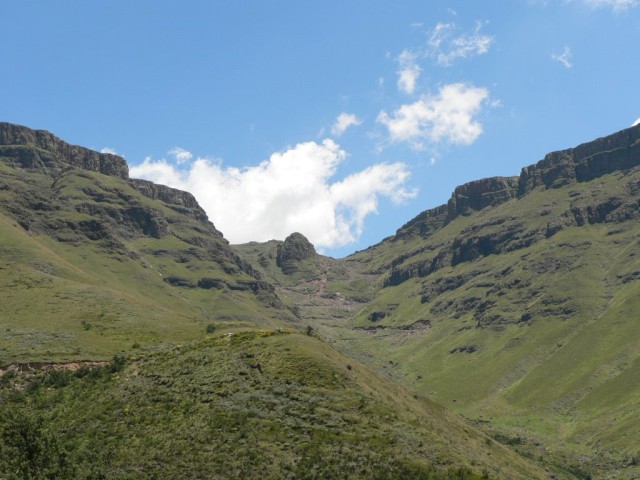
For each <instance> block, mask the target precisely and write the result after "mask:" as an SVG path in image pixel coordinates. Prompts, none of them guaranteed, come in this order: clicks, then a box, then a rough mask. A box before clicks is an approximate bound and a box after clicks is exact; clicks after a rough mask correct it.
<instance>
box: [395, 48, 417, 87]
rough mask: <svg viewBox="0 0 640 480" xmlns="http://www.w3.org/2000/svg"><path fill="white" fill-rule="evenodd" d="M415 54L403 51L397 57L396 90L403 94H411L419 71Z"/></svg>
mask: <svg viewBox="0 0 640 480" xmlns="http://www.w3.org/2000/svg"><path fill="white" fill-rule="evenodd" d="M416 57H417V54H415V53H413V52H410V51H409V50H403V52H402V53H401V54H400V56H399V57H398V64H399V65H400V68H399V70H398V89H399V90H400V91H402V92H404V93H408V94H410V95H411V94H413V92H414V91H415V89H416V82H417V81H418V77H419V76H420V72H421V69H420V67H419V66H418V64H417V63H416Z"/></svg>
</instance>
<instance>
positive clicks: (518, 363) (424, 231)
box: [234, 126, 640, 478]
mask: <svg viewBox="0 0 640 480" xmlns="http://www.w3.org/2000/svg"><path fill="white" fill-rule="evenodd" d="M638 220H640V126H636V127H633V128H630V129H627V130H623V131H621V132H618V133H616V134H613V135H611V136H607V137H604V138H600V139H597V140H595V141H592V142H589V143H585V144H583V145H580V146H577V147H576V148H572V149H568V150H563V151H559V152H553V153H550V154H548V155H546V156H545V157H544V159H543V160H541V161H539V162H537V163H535V164H533V165H531V166H528V167H525V168H523V169H522V172H521V174H520V175H519V176H515V177H496V178H487V179H483V180H478V181H474V182H470V183H468V184H465V185H462V186H459V187H457V188H456V189H455V191H454V192H453V194H452V196H451V198H450V200H449V201H448V202H447V203H446V204H444V205H441V206H439V207H436V208H433V209H430V210H427V211H425V212H423V213H421V214H420V215H418V216H417V217H416V218H414V219H412V220H411V221H409V222H407V223H406V224H405V225H403V226H402V227H401V228H399V229H398V231H397V232H396V234H395V235H393V236H392V237H389V238H387V239H385V240H383V241H382V242H381V243H379V244H377V245H375V246H372V247H370V248H368V249H367V250H364V251H361V252H357V253H355V254H354V255H352V256H350V257H347V258H345V259H342V260H333V259H326V258H323V257H320V256H317V257H315V258H311V259H307V260H305V262H306V263H307V265H310V264H312V263H313V262H315V265H316V267H315V271H314V272H315V273H313V271H312V272H311V273H308V274H307V277H306V278H304V279H301V278H292V277H289V280H287V276H286V275H285V274H284V273H285V272H281V273H279V274H278V275H279V276H278V277H274V278H277V279H278V281H277V282H276V286H277V288H276V291H277V293H278V295H279V296H280V297H281V298H283V299H291V300H292V303H297V304H298V305H300V306H301V308H299V310H298V314H299V315H300V316H301V318H302V320H303V322H308V323H309V324H310V325H311V326H312V328H314V329H315V330H317V331H318V332H320V333H321V335H323V336H324V337H325V338H327V339H328V340H329V341H330V342H332V343H333V344H334V345H336V346H337V348H339V349H340V350H342V351H343V352H346V353H348V354H349V355H352V356H354V357H356V358H358V359H359V360H361V361H363V362H364V363H367V364H368V365H370V366H371V367H373V368H374V369H376V370H378V371H381V372H386V373H387V374H388V375H389V376H390V377H392V378H394V379H396V380H398V381H399V382H400V383H402V384H403V385H404V386H405V387H407V388H409V389H410V390H411V391H414V392H417V393H419V394H423V395H427V396H429V397H430V398H432V399H434V400H436V401H437V402H439V403H442V404H443V405H445V406H447V407H448V408H451V409H452V410H453V411H455V412H457V413H459V414H462V415H464V416H465V417H467V418H468V419H469V420H471V421H472V422H475V423H476V424H477V425H481V426H482V427H483V428H484V429H485V430H486V431H488V432H490V433H491V434H492V435H493V436H494V437H495V438H499V439H501V440H502V441H504V442H505V443H510V444H512V445H516V448H517V449H518V450H519V451H520V452H522V453H523V454H525V455H528V456H530V457H532V458H537V459H542V461H543V462H545V463H547V464H558V465H569V469H570V470H571V471H572V472H573V473H574V474H575V475H577V476H578V477H582V478H587V477H590V476H591V475H594V476H596V477H597V478H600V477H605V476H606V477H607V478H638V477H639V476H640V467H639V464H640V460H638V459H640V417H638V415H637V412H638V411H640V382H638V378H640V377H639V376H638V375H639V374H640V349H639V346H640V336H639V334H638V326H639V324H638V318H639V317H638V313H639V312H640V300H639V299H640V246H639V244H638V238H640V223H639V221H638ZM234 248H236V249H237V251H238V252H239V253H241V254H242V255H245V256H246V257H247V258H251V259H252V260H253V259H255V258H257V257H259V256H262V258H264V259H270V258H271V257H269V255H268V254H266V253H265V252H269V251H272V250H273V249H274V248H277V245H275V244H267V245H264V246H259V245H257V244H253V245H252V244H249V245H244V246H240V247H234ZM251 250H253V251H254V253H253V256H251ZM270 261H271V263H273V260H272V259H271V260H270ZM259 268H261V269H262V270H261V271H262V272H264V273H265V274H266V273H268V271H269V270H270V269H271V270H274V271H275V267H274V266H273V265H271V266H269V262H263V263H262V264H261V266H260V267H259Z"/></svg>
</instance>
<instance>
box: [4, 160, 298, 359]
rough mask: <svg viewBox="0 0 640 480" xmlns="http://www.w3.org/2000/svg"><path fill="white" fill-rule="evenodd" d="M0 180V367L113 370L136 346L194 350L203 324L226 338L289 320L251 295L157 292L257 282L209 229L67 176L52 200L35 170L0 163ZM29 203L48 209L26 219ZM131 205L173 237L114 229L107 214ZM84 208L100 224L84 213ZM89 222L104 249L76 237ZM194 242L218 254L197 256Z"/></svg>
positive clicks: (96, 177) (107, 185) (118, 183)
mask: <svg viewBox="0 0 640 480" xmlns="http://www.w3.org/2000/svg"><path fill="white" fill-rule="evenodd" d="M0 174H2V177H1V178H2V182H0V183H1V184H2V185H0V187H1V188H0V205H2V207H3V208H0V286H1V287H2V288H0V300H1V302H2V307H3V308H2V312H1V313H0V364H7V363H10V362H14V361H24V360H56V361H59V360H71V359H83V358H84V359H86V358H91V359H96V358H110V357H111V356H112V355H113V353H114V352H119V351H124V350H129V349H131V347H132V346H133V345H137V344H140V345H145V344H148V343H158V342H174V343H175V342H179V341H184V340H187V339H192V338H197V337H198V336H199V335H200V334H201V333H202V332H204V331H205V328H206V326H207V325H208V324H213V325H215V326H217V327H219V328H224V329H233V328H243V327H247V326H253V325H274V324H276V323H278V322H279V321H280V319H287V318H291V317H292V316H291V314H290V313H288V312H287V311H285V310H282V309H277V308H272V307H270V306H269V305H268V302H265V301H262V300H261V299H260V298H259V295H256V294H254V293H253V292H251V291H239V290H232V289H229V288H224V289H200V288H185V287H178V286H173V285H170V284H168V283H167V282H166V281H164V279H165V278H167V277H169V276H177V277H179V278H181V279H184V280H186V281H190V282H197V280H198V279H200V278H203V277H211V278H215V279H219V280H222V281H225V282H227V283H229V284H232V283H234V282H238V281H253V280H255V279H253V278H252V277H251V276H249V275H248V274H246V273H244V272H242V271H239V270H238V268H237V266H236V265H235V264H234V263H233V259H232V258H226V257H225V255H226V256H228V255H229V253H230V251H229V250H228V248H227V247H226V245H225V244H224V243H223V240H222V239H219V238H216V237H212V236H211V235H209V234H207V232H206V228H205V226H204V225H201V224H199V222H198V221H197V220H195V219H192V218H189V217H187V216H185V215H180V214H179V213H178V212H176V211H175V210H174V209H172V208H169V206H167V205H166V204H165V203H163V202H161V201H159V200H153V199H150V198H147V197H144V196H143V195H141V194H140V193H139V192H138V191H137V190H136V189H135V188H133V187H132V186H131V185H130V184H128V183H126V182H125V181H123V180H121V179H119V178H115V177H108V176H105V175H101V174H99V173H94V172H87V171H83V170H80V169H75V168H73V169H70V170H67V171H65V172H64V173H63V174H61V175H58V176H57V178H56V179H55V182H54V184H55V188H54V187H52V186H51V183H52V178H51V174H49V173H46V172H42V171H39V170H30V171H27V170H21V169H16V168H13V167H11V166H10V165H8V164H7V163H4V162H0ZM87 192H90V194H88V193H87ZM36 202H38V203H39V204H44V205H47V207H41V208H43V209H42V210H33V209H30V208H29V206H30V205H29V203H31V204H35V203H36ZM130 205H139V206H140V207H141V208H147V209H150V210H151V211H154V212H159V215H161V216H162V217H163V218H165V219H167V221H168V222H169V226H168V229H169V234H168V235H164V236H162V237H161V238H154V237H153V236H150V235H145V234H144V233H143V232H141V231H136V230H135V229H134V228H132V227H131V226H124V225H118V224H117V222H113V223H110V222H112V221H111V219H110V218H108V215H107V214H108V213H109V212H114V211H115V212H118V211H120V210H122V209H126V208H127V207H129V206H130ZM79 206H84V208H85V209H86V208H87V206H89V207H88V208H95V209H98V210H99V212H101V213H99V214H96V215H89V214H86V213H80V212H79V210H82V208H80V207H79ZM2 210H4V212H3V211H2ZM104 212H107V213H104ZM100 215H102V216H100ZM116 215H117V213H116ZM95 220H97V221H98V223H101V225H102V226H103V228H104V229H106V234H105V233H104V232H101V231H98V233H97V235H98V236H100V235H102V238H95V239H91V238H87V237H86V236H85V235H84V234H83V233H82V232H80V231H79V230H78V227H77V226H78V225H80V224H81V223H82V222H83V221H95ZM19 221H21V222H22V223H23V224H29V230H25V228H23V226H21V225H20V224H19V223H18V222H19ZM196 237H197V238H201V239H203V242H209V243H211V242H213V244H214V247H212V248H211V249H209V247H207V246H206V244H205V246H199V245H197V244H194V240H193V239H194V238H196ZM216 242H217V243H216ZM216 244H217V245H219V248H218V250H216V247H215V245H216ZM225 248H226V249H227V250H226V251H225V250H224V249H225ZM218 252H222V253H220V254H218ZM225 252H229V253H225Z"/></svg>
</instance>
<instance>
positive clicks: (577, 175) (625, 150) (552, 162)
mask: <svg viewBox="0 0 640 480" xmlns="http://www.w3.org/2000/svg"><path fill="white" fill-rule="evenodd" d="M638 165H640V125H637V126H635V127H631V128H627V129H626V130H622V131H620V132H617V133H614V134H613V135H609V136H607V137H602V138H599V139H597V140H594V141H592V142H588V143H583V144H582V145H579V146H577V147H575V148H570V149H567V150H562V151H559V152H552V153H549V154H547V155H546V156H545V157H544V159H543V160H541V161H539V162H538V163H536V164H535V165H530V166H528V167H525V168H523V169H522V172H521V174H520V179H519V182H518V184H519V185H518V196H520V197H521V196H523V195H526V194H527V193H528V192H530V191H531V190H533V189H534V188H536V187H539V186H544V187H547V188H558V187H562V186H564V185H569V184H571V183H575V182H586V181H589V180H593V179H595V178H598V177H601V176H602V175H606V174H607V173H613V172H616V171H621V170H627V169H629V168H633V167H636V166H638Z"/></svg>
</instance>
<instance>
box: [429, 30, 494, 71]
mask: <svg viewBox="0 0 640 480" xmlns="http://www.w3.org/2000/svg"><path fill="white" fill-rule="evenodd" d="M483 26H484V24H483V23H482V22H477V24H476V27H475V29H474V30H473V31H472V32H469V33H466V32H462V33H460V29H459V28H458V26H457V25H456V24H455V23H438V24H437V25H436V26H435V27H434V28H433V30H431V32H430V33H429V38H428V41H427V44H428V50H427V54H428V55H429V56H432V57H434V58H435V60H436V63H437V64H438V65H441V66H444V67H450V66H452V65H454V64H455V63H456V61H458V60H460V59H466V58H471V57H475V56H477V55H483V54H485V53H487V52H488V51H489V48H490V47H491V44H492V43H493V37H492V36H490V35H486V34H483V33H482V28H483Z"/></svg>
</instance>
